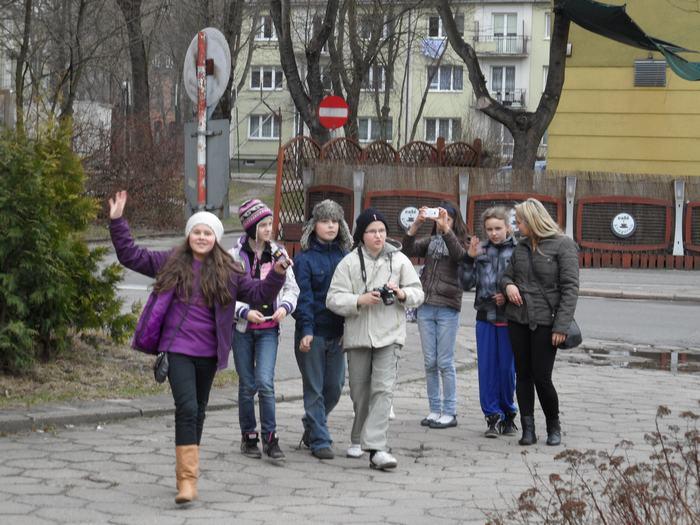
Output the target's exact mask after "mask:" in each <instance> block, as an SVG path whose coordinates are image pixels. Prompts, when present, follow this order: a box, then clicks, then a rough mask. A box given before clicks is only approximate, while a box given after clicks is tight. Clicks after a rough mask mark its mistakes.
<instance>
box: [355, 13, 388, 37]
mask: <svg viewBox="0 0 700 525" xmlns="http://www.w3.org/2000/svg"><path fill="white" fill-rule="evenodd" d="M359 22H360V23H359V24H358V25H359V27H358V28H357V35H358V36H359V37H360V38H361V39H362V40H369V39H371V38H372V31H371V29H372V27H371V26H372V24H371V22H372V17H371V15H364V16H362V17H360V20H359ZM387 38H389V19H388V17H386V16H385V17H384V22H383V23H382V35H381V36H380V40H384V39H387Z"/></svg>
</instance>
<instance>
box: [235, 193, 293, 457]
mask: <svg viewBox="0 0 700 525" xmlns="http://www.w3.org/2000/svg"><path fill="white" fill-rule="evenodd" d="M238 216H239V217H240V219H241V225H242V226H243V229H244V230H245V234H244V235H242V236H241V237H240V238H239V239H238V242H237V243H236V246H234V247H233V248H232V249H231V250H230V251H229V253H230V254H231V255H232V256H233V258H234V259H235V260H237V261H239V262H241V263H242V264H243V266H244V268H245V270H246V272H247V273H248V274H249V276H250V277H251V278H253V279H256V280H257V279H264V278H265V276H266V275H267V274H268V273H269V272H270V270H271V269H272V268H273V266H274V264H275V258H276V257H279V254H281V255H282V257H285V258H286V257H287V253H286V252H285V250H284V248H283V247H282V246H280V245H277V244H276V243H275V242H274V241H273V240H272V211H271V210H270V208H268V207H267V206H266V205H265V204H264V203H263V202H262V201H260V200H259V199H250V200H247V201H245V202H244V203H243V204H241V206H240V207H239V208H238ZM290 263H291V261H290ZM298 295H299V287H298V286H297V283H296V281H295V279H294V273H293V272H292V269H291V267H290V268H288V269H287V279H286V282H285V284H284V286H283V287H282V290H281V291H280V293H279V295H278V296H277V298H276V299H275V300H274V301H272V302H270V303H267V304H248V303H244V302H241V301H237V302H236V317H235V318H236V329H235V330H234V335H233V359H234V363H235V365H236V372H237V373H238V378H239V379H238V421H239V423H240V426H241V434H242V438H241V453H242V454H244V455H245V456H248V457H252V458H260V457H262V454H261V452H260V449H259V448H258V442H259V434H258V432H257V423H256V420H255V394H256V393H257V394H258V403H259V405H260V427H261V428H260V429H261V433H262V442H263V452H264V453H265V454H266V455H267V456H268V458H270V459H272V460H275V461H281V460H284V453H283V452H282V450H281V449H280V446H279V441H278V437H277V425H276V420H275V389H274V379H275V364H276V362H277V344H278V340H279V323H280V322H281V321H282V319H284V318H285V317H286V316H287V315H289V314H291V313H292V312H293V311H294V308H295V307H296V304H297V296H298Z"/></svg>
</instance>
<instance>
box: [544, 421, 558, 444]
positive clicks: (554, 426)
mask: <svg viewBox="0 0 700 525" xmlns="http://www.w3.org/2000/svg"><path fill="white" fill-rule="evenodd" d="M547 444H548V445H550V446H553V447H555V446H557V445H561V425H560V424H559V418H557V419H548V420H547Z"/></svg>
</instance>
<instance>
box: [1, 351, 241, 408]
mask: <svg viewBox="0 0 700 525" xmlns="http://www.w3.org/2000/svg"><path fill="white" fill-rule="evenodd" d="M154 359H155V358H154V357H153V356H149V355H146V354H142V353H141V352H136V351H134V350H132V349H131V348H130V347H129V346H128V345H115V344H113V343H111V342H109V341H108V340H107V339H104V338H102V337H90V338H89V340H81V339H80V338H75V341H74V343H73V345H72V350H71V351H69V352H65V353H63V354H61V355H60V356H58V358H57V359H56V360H55V361H52V362H50V363H41V364H37V365H35V366H34V368H33V369H32V371H31V372H29V373H28V374H26V375H23V376H8V375H0V384H1V385H2V386H1V387H0V409H5V408H28V407H31V406H33V405H37V404H43V403H51V402H61V401H77V400H91V399H108V398H112V399H113V398H126V399H134V398H138V397H144V396H148V395H153V394H164V393H167V392H168V391H169V390H170V386H169V385H168V383H167V381H166V382H165V383H163V384H158V383H156V382H155V380H154V379H153V372H152V368H151V367H152V365H153V360H154ZM237 382H238V380H237V376H236V373H235V372H234V371H233V370H225V371H223V372H219V373H218V374H217V375H216V378H215V380H214V385H215V386H217V387H224V386H229V385H234V384H237Z"/></svg>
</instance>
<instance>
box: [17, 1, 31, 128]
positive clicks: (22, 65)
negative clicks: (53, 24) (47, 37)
mask: <svg viewBox="0 0 700 525" xmlns="http://www.w3.org/2000/svg"><path fill="white" fill-rule="evenodd" d="M23 12H24V24H23V25H22V43H21V45H20V48H19V53H18V54H17V62H16V64H15V104H16V108H17V109H16V111H17V118H16V122H15V126H16V129H17V133H19V134H21V135H22V134H24V133H25V131H26V130H25V124H24V78H25V74H26V70H27V68H28V67H29V66H28V64H27V57H28V55H29V37H30V35H31V32H32V12H33V9H32V0H24V9H23Z"/></svg>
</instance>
